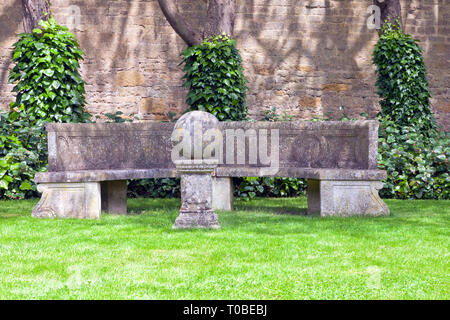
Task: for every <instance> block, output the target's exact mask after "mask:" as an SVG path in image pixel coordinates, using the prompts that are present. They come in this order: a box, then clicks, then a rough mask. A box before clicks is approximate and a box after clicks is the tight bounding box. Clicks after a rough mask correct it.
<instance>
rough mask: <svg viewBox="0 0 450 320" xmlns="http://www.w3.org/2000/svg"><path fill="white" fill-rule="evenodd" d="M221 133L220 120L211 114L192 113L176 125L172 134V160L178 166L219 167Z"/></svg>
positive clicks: (187, 114) (183, 117)
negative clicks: (204, 165) (206, 165)
mask: <svg viewBox="0 0 450 320" xmlns="http://www.w3.org/2000/svg"><path fill="white" fill-rule="evenodd" d="M219 135H221V131H220V128H219V120H217V118H216V117H215V116H214V115H212V114H211V113H207V112H203V111H191V112H188V113H186V114H184V115H183V116H182V117H181V118H180V119H179V120H178V121H177V123H176V124H175V127H174V131H173V134H172V143H173V145H174V151H173V152H172V160H173V161H174V162H175V163H176V164H177V165H201V164H211V165H217V163H218V158H217V156H218V154H217V153H218V152H216V151H218V150H219V149H218V148H219V147H222V146H218V145H215V144H217V143H218V142H219V141H222V139H219Z"/></svg>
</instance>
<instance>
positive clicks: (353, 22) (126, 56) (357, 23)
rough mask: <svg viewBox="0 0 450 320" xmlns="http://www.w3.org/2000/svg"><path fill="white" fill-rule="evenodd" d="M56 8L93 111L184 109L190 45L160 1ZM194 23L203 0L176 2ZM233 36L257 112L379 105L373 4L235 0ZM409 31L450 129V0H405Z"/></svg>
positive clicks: (1, 77)
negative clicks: (185, 55)
mask: <svg viewBox="0 0 450 320" xmlns="http://www.w3.org/2000/svg"><path fill="white" fill-rule="evenodd" d="M52 3H53V12H54V15H55V17H56V19H57V20H58V21H59V22H60V23H62V24H68V25H72V26H77V27H76V28H73V29H74V32H75V33H76V35H77V37H78V38H79V40H80V42H81V45H82V47H83V49H84V50H85V51H86V53H87V57H86V60H85V61H84V63H83V65H82V74H83V77H84V79H85V80H86V82H87V86H86V89H87V100H88V109H89V111H90V112H92V113H94V114H96V115H101V114H104V113H107V112H115V111H118V110H120V111H122V112H124V113H125V114H136V115H139V116H140V117H141V119H147V120H161V119H166V118H167V114H168V112H169V111H173V112H176V113H178V114H180V113H181V112H182V111H183V110H184V109H185V108H186V105H185V103H184V97H185V94H186V92H185V90H184V89H183V88H182V87H181V79H180V78H181V77H182V70H181V67H180V66H178V64H179V62H180V58H179V53H180V52H181V51H182V50H183V49H184V48H185V45H184V43H183V41H182V40H181V39H180V38H179V37H178V36H177V35H176V34H175V32H174V31H173V30H172V28H171V27H170V25H169V24H168V23H167V21H166V19H165V18H164V16H163V14H162V13H161V11H160V9H159V6H158V3H157V1H156V0H53V1H52ZM178 4H179V7H180V10H181V11H182V12H184V14H185V15H186V16H187V17H188V18H189V19H190V20H191V21H192V23H194V24H198V23H200V21H201V19H202V16H203V13H204V11H205V7H206V1H205V0H197V1H188V0H179V1H178ZM237 4H238V14H237V20H236V28H235V38H236V39H237V42H238V47H239V49H240V50H241V53H242V56H243V60H244V67H245V70H246V76H247V78H248V80H249V87H250V90H249V93H248V104H249V109H250V114H251V116H252V117H253V118H260V117H261V116H262V113H263V111H264V110H266V109H267V108H268V107H271V106H275V107H277V108H278V110H280V111H286V112H287V113H288V114H290V115H293V116H295V117H296V118H304V119H307V118H315V117H320V116H326V115H331V116H334V117H339V115H340V114H341V113H342V112H343V111H342V110H341V109H342V108H341V107H342V106H344V107H345V109H344V112H345V113H347V114H348V115H350V116H352V117H358V116H359V115H360V114H361V113H363V112H366V113H368V114H369V115H370V116H371V117H374V116H375V115H376V113H377V112H378V110H379V105H378V97H377V95H376V89H375V86H374V84H375V73H374V72H375V68H374V67H373V66H372V63H371V54H372V50H373V46H374V44H375V43H376V41H377V39H378V36H377V33H376V31H374V30H369V29H368V28H367V24H366V20H367V18H368V17H369V14H368V13H367V8H368V6H369V5H371V4H372V0H245V1H244V0H237ZM402 4H403V15H404V19H405V22H406V31H407V32H408V33H411V34H413V35H414V37H416V38H418V39H420V40H421V41H422V45H423V47H424V49H425V60H426V64H427V66H428V71H429V79H430V84H431V89H432V93H433V99H432V105H433V109H434V111H435V113H436V115H437V118H438V120H439V122H440V123H441V124H443V125H444V126H445V128H446V129H447V130H448V129H450V116H449V114H450V102H449V82H450V81H449V79H450V78H449V72H448V71H449V53H450V27H449V21H450V1H449V0H410V1H409V0H408V1H402ZM21 30H22V25H21V5H20V0H2V2H1V4H0V107H1V108H5V109H6V108H7V105H8V103H10V102H11V101H12V100H13V95H12V93H11V89H12V86H11V85H7V74H8V70H9V68H10V67H11V63H10V53H11V46H12V44H13V43H14V42H15V41H16V36H15V34H16V33H18V32H21Z"/></svg>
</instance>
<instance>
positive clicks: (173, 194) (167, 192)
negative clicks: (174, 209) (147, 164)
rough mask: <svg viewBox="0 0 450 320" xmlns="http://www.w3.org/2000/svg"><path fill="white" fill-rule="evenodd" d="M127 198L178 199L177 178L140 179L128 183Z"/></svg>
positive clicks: (178, 183)
mask: <svg viewBox="0 0 450 320" xmlns="http://www.w3.org/2000/svg"><path fill="white" fill-rule="evenodd" d="M128 196H129V197H132V198H136V197H147V198H179V197H180V179H179V178H159V179H142V180H130V181H128Z"/></svg>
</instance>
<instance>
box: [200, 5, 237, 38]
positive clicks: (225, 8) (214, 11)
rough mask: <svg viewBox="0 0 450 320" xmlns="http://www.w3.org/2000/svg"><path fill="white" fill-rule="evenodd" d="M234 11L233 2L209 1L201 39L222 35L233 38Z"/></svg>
mask: <svg viewBox="0 0 450 320" xmlns="http://www.w3.org/2000/svg"><path fill="white" fill-rule="evenodd" d="M235 10H236V8H235V4H234V0H209V3H208V13H207V18H206V24H205V29H204V30H203V38H208V37H211V36H214V35H219V34H222V33H225V34H227V35H229V36H233V29H234V20H235Z"/></svg>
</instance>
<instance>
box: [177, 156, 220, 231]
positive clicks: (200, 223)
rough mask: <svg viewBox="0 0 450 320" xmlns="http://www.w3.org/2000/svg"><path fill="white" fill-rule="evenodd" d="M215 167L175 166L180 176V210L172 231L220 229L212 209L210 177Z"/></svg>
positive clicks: (202, 165)
mask: <svg viewBox="0 0 450 320" xmlns="http://www.w3.org/2000/svg"><path fill="white" fill-rule="evenodd" d="M216 166H217V165H206V164H197V165H192V164H191V165H185V166H183V165H177V170H178V172H179V173H180V174H181V208H180V214H179V215H178V217H177V219H176V220H175V224H174V226H173V228H174V229H187V228H211V229H218V228H220V225H219V219H218V217H217V215H216V214H215V213H214V210H213V209H212V176H211V173H212V172H213V170H214V168H215V167H216Z"/></svg>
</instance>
